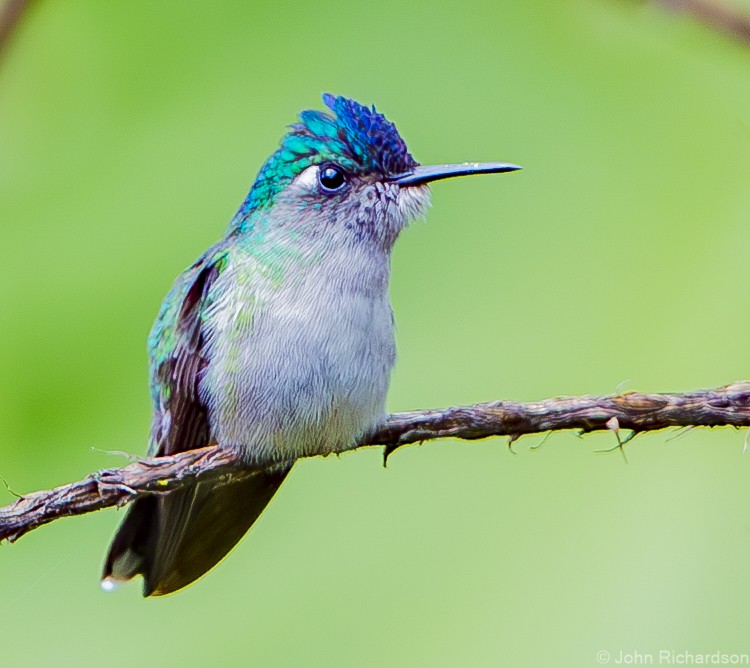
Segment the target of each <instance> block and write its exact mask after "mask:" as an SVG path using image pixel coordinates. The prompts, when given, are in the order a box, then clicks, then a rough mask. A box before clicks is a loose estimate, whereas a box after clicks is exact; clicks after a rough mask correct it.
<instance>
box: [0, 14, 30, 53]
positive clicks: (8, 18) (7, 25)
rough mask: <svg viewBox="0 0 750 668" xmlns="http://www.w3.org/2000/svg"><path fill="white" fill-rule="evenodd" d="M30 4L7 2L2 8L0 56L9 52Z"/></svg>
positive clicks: (0, 15) (0, 16) (0, 18)
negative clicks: (9, 45) (12, 40)
mask: <svg viewBox="0 0 750 668" xmlns="http://www.w3.org/2000/svg"><path fill="white" fill-rule="evenodd" d="M29 4H30V2H29V0H6V2H5V3H4V4H2V6H0V56H2V55H3V53H4V52H5V51H6V50H7V48H8V43H9V42H10V40H11V37H12V36H13V34H14V33H15V32H16V30H17V29H18V26H19V24H20V23H21V19H22V18H23V16H24V13H25V11H26V10H27V9H28V7H29Z"/></svg>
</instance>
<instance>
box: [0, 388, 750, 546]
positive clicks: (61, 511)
mask: <svg viewBox="0 0 750 668" xmlns="http://www.w3.org/2000/svg"><path fill="white" fill-rule="evenodd" d="M698 426H702V427H719V426H733V427H750V382H748V381H739V382H736V383H732V384H731V385H727V386H725V387H720V388H717V389H714V390H699V391H696V392H685V393H679V394H678V393H675V394H641V393H637V392H628V393H625V394H613V395H607V396H590V395H584V396H579V397H559V398H555V399H546V400H544V401H536V402H525V403H519V402H510V401H496V402H492V403H488V404H476V405H474V406H463V407H458V408H446V409H443V410H428V411H410V412H407V413H395V414H393V415H391V416H390V417H389V418H388V420H387V421H386V423H385V424H384V425H383V427H382V428H381V429H379V430H377V431H376V432H375V433H373V434H371V435H369V436H368V437H367V438H365V439H363V440H362V441H361V442H360V443H357V444H355V445H354V446H353V447H352V449H355V448H359V447H365V446H374V445H384V446H385V453H386V457H387V456H388V455H390V454H391V453H392V452H393V451H394V450H396V449H397V448H400V447H401V446H404V445H409V444H411V443H421V442H423V441H431V440H435V439H438V438H460V439H466V440H473V439H479V438H486V437H488V436H508V437H509V438H510V440H511V441H514V440H516V439H518V438H520V437H521V436H523V435H524V434H535V433H544V432H550V431H559V430H564V429H577V430H579V432H581V433H587V432H591V431H596V430H610V431H612V432H614V433H615V436H616V437H617V441H618V444H619V445H618V447H622V446H623V445H624V444H625V443H627V442H628V441H629V440H631V439H632V437H633V436H634V435H635V434H638V433H641V432H647V431H655V430H658V429H665V428H667V427H698ZM620 430H629V431H630V432H631V434H630V435H628V436H626V437H624V438H621V437H620ZM255 472H256V471H255V470H254V469H251V468H248V467H247V466H245V465H244V464H243V463H242V462H241V461H239V460H238V459H237V458H235V457H233V456H232V454H231V453H229V452H226V451H223V450H221V449H220V448H218V447H206V448H201V449H199V450H190V451H188V452H183V453H180V454H178V455H173V456H171V457H159V458H156V459H146V460H140V461H136V462H133V463H132V464H129V465H127V466H124V467H122V468H116V469H104V470H102V471H97V472H96V473H92V474H91V475H89V476H87V477H86V478H84V479H83V480H80V481H78V482H74V483H71V484H69V485H63V486H61V487H56V488H55V489H52V490H49V491H42V492H34V493H33V494H28V495H26V496H23V497H21V498H20V499H18V500H17V501H16V502H15V503H13V504H11V505H9V506H6V507H5V508H0V541H2V540H8V541H10V542H13V541H15V540H17V539H18V538H20V537H21V536H23V535H24V534H25V533H28V532H29V531H31V530H32V529H36V528H37V527H39V526H42V525H43V524H47V523H49V522H52V521H53V520H56V519H58V518H60V517H67V516H71V515H82V514H84V513H89V512H92V511H94V510H100V509H102V508H109V507H112V506H122V505H125V504H126V503H128V502H130V501H132V500H133V499H134V498H136V497H137V496H142V495H145V494H166V493H169V492H170V491H172V490H175V489H177V488H179V487H183V486H185V485H187V484H189V483H191V482H193V481H195V480H196V479H198V478H200V479H201V480H202V481H204V480H212V481H213V482H214V483H215V484H218V485H220V484H226V482H228V481H230V480H236V479H237V478H239V477H246V476H251V475H254V474H255Z"/></svg>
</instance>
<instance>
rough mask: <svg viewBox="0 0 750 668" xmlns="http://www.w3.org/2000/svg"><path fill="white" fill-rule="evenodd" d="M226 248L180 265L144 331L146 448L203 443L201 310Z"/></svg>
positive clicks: (206, 436) (170, 450)
mask: <svg viewBox="0 0 750 668" xmlns="http://www.w3.org/2000/svg"><path fill="white" fill-rule="evenodd" d="M226 261H227V254H226V251H224V250H223V249H221V248H213V249H210V250H209V251H208V252H206V253H205V254H204V255H203V256H201V257H200V258H199V259H198V260H197V261H196V262H195V264H193V266H192V267H190V268H189V269H188V270H186V271H185V272H184V273H183V274H182V275H181V276H180V278H179V279H178V280H177V282H176V283H175V285H174V287H173V288H172V290H171V291H170V293H169V294H168V295H167V297H166V298H165V299H164V302H163V303H162V306H161V310H160V311H159V316H158V317H157V319H156V323H155V324H154V327H153V329H152V330H151V335H150V336H149V357H150V367H151V392H152V399H153V402H154V418H153V423H152V427H151V448H150V454H152V455H154V456H161V455H172V454H175V453H177V452H183V451H185V450H191V449H193V448H200V447H202V446H205V445H208V444H209V440H210V437H211V434H210V429H209V424H208V415H207V410H206V406H205V405H204V404H203V402H202V401H201V398H200V395H199V391H198V384H199V382H200V378H201V374H202V373H203V371H204V369H205V368H206V365H207V364H208V360H207V358H206V355H205V350H204V337H203V327H202V324H203V322H202V316H203V313H204V309H205V307H206V306H207V303H208V299H209V291H210V289H211V285H212V284H213V282H214V281H215V280H216V278H217V277H218V276H219V274H220V273H221V271H222V269H223V267H224V266H225V264H226Z"/></svg>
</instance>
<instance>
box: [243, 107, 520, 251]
mask: <svg viewBox="0 0 750 668" xmlns="http://www.w3.org/2000/svg"><path fill="white" fill-rule="evenodd" d="M323 102H324V104H325V105H326V107H328V109H330V111H331V112H333V113H325V112H322V111H317V110H307V111H303V112H302V113H300V115H299V122H298V123H295V124H294V125H292V126H290V128H289V132H288V133H287V134H286V135H285V136H284V138H283V139H282V141H281V145H280V146H279V149H278V150H277V151H276V152H275V153H274V154H273V155H271V157H270V158H268V160H267V161H266V162H265V164H264V165H263V167H262V168H261V170H260V172H259V174H258V176H257V178H256V180H255V183H254V184H253V186H252V188H251V190H250V193H249V194H248V196H247V198H246V199H245V201H244V203H243V204H242V206H241V207H240V209H239V211H238V212H237V215H236V216H235V218H234V220H233V221H232V225H231V227H230V229H233V230H237V231H240V232H242V231H245V230H248V229H252V228H254V227H255V226H256V225H258V224H272V225H274V226H279V225H281V226H284V227H294V228H298V229H300V228H301V229H307V230H312V229H315V230H317V233H321V230H322V229H335V230H336V231H337V232H341V233H343V234H344V235H346V236H349V237H351V238H355V239H361V238H363V237H366V238H372V239H376V240H378V241H379V242H380V243H382V244H384V245H386V246H388V247H390V245H392V243H393V241H395V239H396V237H397V236H398V233H399V232H400V231H401V230H402V229H403V228H404V226H405V225H406V224H407V223H408V222H409V220H411V219H412V218H414V217H416V216H419V215H421V214H423V213H424V211H425V210H426V208H427V206H428V205H429V201H430V189H429V185H428V184H429V183H430V182H431V181H436V180H438V179H443V178H448V177H451V176H461V175H468V174H482V173H493V172H494V173H498V172H509V171H514V170H516V169H519V167H517V166H515V165H510V164H506V163H463V164H445V165H431V166H424V165H420V164H418V163H417V161H416V160H414V158H413V157H412V155H411V154H410V153H409V150H408V149H407V147H406V143H405V142H404V140H403V139H402V138H401V135H400V134H399V133H398V130H397V129H396V126H395V125H394V124H393V123H391V122H390V121H389V120H388V119H386V118H385V116H383V115H382V114H380V113H378V112H377V111H376V109H375V106H374V105H373V106H372V108H369V107H365V106H363V105H361V104H359V103H358V102H355V101H354V100H350V99H347V98H345V97H334V96H333V95H330V94H325V95H324V96H323ZM337 236H338V235H337Z"/></svg>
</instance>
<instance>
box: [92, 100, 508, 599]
mask: <svg viewBox="0 0 750 668" xmlns="http://www.w3.org/2000/svg"><path fill="white" fill-rule="evenodd" d="M323 103H324V104H325V106H326V107H327V111H326V112H322V111H318V110H306V111H302V112H301V113H300V114H299V121H298V122H297V123H295V124H293V125H291V126H289V129H288V132H287V134H286V135H285V136H284V137H283V139H282V140H281V143H280V145H279V148H278V150H277V151H276V152H275V153H273V154H272V155H271V156H270V157H269V158H268V160H266V162H265V163H264V165H263V166H262V168H261V170H260V172H259V173H258V176H257V177H256V179H255V181H254V183H253V184H252V187H251V189H250V191H249V194H248V195H247V197H246V198H245V200H244V202H243V203H242V205H241V206H240V208H239V209H238V210H237V213H236V214H235V215H234V217H233V218H232V220H231V222H230V224H229V227H228V229H227V231H226V233H225V235H224V237H223V238H222V239H221V240H220V241H218V242H217V243H216V244H214V245H213V246H211V247H210V248H209V249H208V250H207V251H206V252H204V253H203V254H202V255H201V256H200V257H199V258H198V259H197V260H196V261H195V262H194V263H193V264H192V265H191V266H190V267H188V268H187V269H186V270H185V271H184V272H183V273H182V274H181V275H180V276H179V277H178V278H177V280H176V282H175V283H174V285H173V287H172V289H171V290H170V292H169V293H168V294H167V296H166V298H165V299H164V301H163V303H162V305H161V309H160V311H159V314H158V316H157V318H156V322H155V323H154V325H153V328H152V330H151V333H150V335H149V339H148V353H149V369H150V386H151V398H152V403H153V419H152V424H151V433H150V446H149V455H150V456H153V457H160V456H165V455H173V454H176V453H178V452H183V451H185V450H190V449H194V448H200V447H204V446H207V445H215V446H218V447H220V448H225V449H227V450H228V451H230V452H232V453H233V454H234V455H235V456H236V457H238V458H240V459H241V461H243V462H244V463H245V464H247V466H248V467H252V468H253V469H255V470H257V474H256V475H253V476H251V477H244V478H241V479H238V480H234V481H232V480H231V479H230V480H229V481H228V482H227V481H222V484H217V483H214V482H200V481H197V482H195V483H192V484H191V485H189V486H188V487H183V488H180V489H178V490H175V491H173V492H171V493H169V494H157V495H150V496H142V497H139V498H137V499H135V501H134V502H133V503H131V505H130V508H129V510H128V512H127V515H126V517H125V519H124V520H123V522H122V524H121V525H120V527H119V529H118V531H117V533H116V535H115V537H114V539H113V541H112V544H111V546H110V548H109V552H108V555H107V558H106V561H105V565H104V572H103V576H102V587H103V588H104V589H112V588H113V587H114V586H115V585H116V584H117V583H119V582H124V581H127V580H130V579H131V578H133V577H134V576H136V575H141V576H142V577H143V595H144V596H161V595H164V594H171V593H172V592H175V591H178V590H180V589H182V588H183V587H185V586H187V585H189V584H190V583H192V582H193V581H195V580H196V579H198V578H199V577H201V576H202V575H203V574H205V573H206V572H207V571H209V570H210V569H211V568H213V567H214V566H215V565H216V564H217V563H218V562H219V561H221V559H223V558H224V556H226V554H227V553H228V552H229V551H230V550H231V549H232V548H233V547H234V546H235V545H236V543H237V542H238V541H239V540H240V539H241V538H242V536H243V535H244V534H245V533H246V532H247V531H248V529H250V527H251V526H252V524H253V523H254V522H255V520H257V519H258V516H259V515H260V514H261V512H262V511H263V509H264V508H265V507H266V505H267V504H268V503H269V501H270V500H271V498H272V497H273V495H274V494H275V492H276V491H277V490H278V489H279V487H280V486H281V484H282V483H283V481H284V479H285V478H286V476H287V474H288V473H289V471H290V470H291V468H292V466H293V464H294V463H295V461H296V460H297V459H299V458H301V457H308V456H313V455H328V454H331V453H338V452H342V451H344V450H347V449H350V448H352V447H353V446H354V445H355V444H356V443H357V442H358V440H359V439H361V438H362V437H363V436H365V435H366V434H367V433H369V432H371V431H372V430H373V429H375V428H376V427H378V426H379V425H380V424H382V422H383V421H384V420H385V416H386V412H385V400H386V393H387V390H388V385H389V381H390V375H391V370H392V368H393V365H394V362H395V359H396V346H395V340H394V320H393V311H392V309H391V303H390V299H389V295H388V289H389V281H390V274H391V250H392V248H393V245H394V242H395V241H396V239H397V237H398V236H399V233H400V232H401V231H402V230H403V229H404V228H405V227H406V225H407V224H408V223H409V222H410V221H411V220H412V219H414V218H417V217H420V216H422V215H423V214H424V213H425V211H426V209H427V207H428V206H429V202H430V186H429V184H430V183H432V182H433V181H437V180H439V179H445V178H449V177H455V176H463V175H470V174H486V173H503V172H511V171H514V170H517V169H520V167H518V166H516V165H512V164H508V163H501V162H490V163H476V162H471V163H462V164H443V165H432V166H426V165H420V164H419V163H417V162H416V160H414V158H413V157H412V156H411V154H410V153H409V151H408V149H407V147H406V144H405V142H404V140H403V139H402V138H401V135H400V134H399V133H398V131H397V130H396V126H395V125H394V124H393V123H391V122H390V121H388V120H387V119H386V118H385V116H383V115H382V114H380V113H378V111H377V110H376V109H375V106H374V105H373V106H372V107H367V106H363V105H361V104H359V103H358V102H355V101H354V100H352V99H348V98H345V97H336V96H333V95H330V94H326V95H324V96H323Z"/></svg>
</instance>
